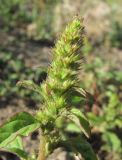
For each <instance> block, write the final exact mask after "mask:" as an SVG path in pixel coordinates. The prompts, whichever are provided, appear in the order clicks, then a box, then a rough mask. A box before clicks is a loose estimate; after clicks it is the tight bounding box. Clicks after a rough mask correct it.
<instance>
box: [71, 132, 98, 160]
mask: <svg viewBox="0 0 122 160" xmlns="http://www.w3.org/2000/svg"><path fill="white" fill-rule="evenodd" d="M69 142H70V146H71V147H72V150H73V152H76V153H77V152H78V153H80V154H81V155H82V157H83V158H84V159H85V160H97V157H96V155H95V153H94V151H93V150H92V148H91V145H90V144H89V143H88V142H87V140H86V139H85V138H83V136H82V135H79V136H78V137H74V138H73V137H72V139H70V140H69Z"/></svg>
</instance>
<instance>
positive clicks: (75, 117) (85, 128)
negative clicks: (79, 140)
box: [69, 108, 90, 137]
mask: <svg viewBox="0 0 122 160" xmlns="http://www.w3.org/2000/svg"><path fill="white" fill-rule="evenodd" d="M69 117H70V119H71V120H72V121H73V122H74V123H75V124H76V125H77V126H78V127H79V129H80V130H81V132H83V133H84V134H85V135H86V136H87V137H89V136H90V126H89V122H88V120H87V119H86V117H85V116H84V114H83V113H82V112H81V111H80V110H78V109H76V108H73V109H72V110H71V114H70V115H69Z"/></svg>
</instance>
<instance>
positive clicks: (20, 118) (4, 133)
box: [0, 112, 40, 148]
mask: <svg viewBox="0 0 122 160" xmlns="http://www.w3.org/2000/svg"><path fill="white" fill-rule="evenodd" d="M39 127H40V123H39V122H38V121H37V120H36V119H35V118H34V117H33V116H32V115H31V114H29V113H27V112H21V113H19V114H17V115H15V116H14V117H12V118H10V120H9V121H8V122H6V123H5V124H3V125H2V127H1V128H0V148H3V147H5V146H7V145H8V144H9V143H11V142H12V141H13V140H14V139H15V138H16V137H17V136H28V135H29V133H31V132H33V131H35V130H36V129H37V128H39Z"/></svg>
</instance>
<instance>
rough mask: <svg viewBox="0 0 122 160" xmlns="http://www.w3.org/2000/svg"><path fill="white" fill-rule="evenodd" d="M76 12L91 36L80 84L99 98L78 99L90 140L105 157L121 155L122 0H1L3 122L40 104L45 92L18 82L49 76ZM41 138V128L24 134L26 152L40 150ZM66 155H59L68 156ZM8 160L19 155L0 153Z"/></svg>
mask: <svg viewBox="0 0 122 160" xmlns="http://www.w3.org/2000/svg"><path fill="white" fill-rule="evenodd" d="M77 14H78V15H81V16H83V18H84V26H85V31H86V36H87V39H86V40H85V41H86V42H85V46H84V48H83V54H84V57H85V59H86V62H85V63H84V66H83V71H82V73H81V75H80V78H81V80H82V83H81V86H82V87H83V88H84V89H86V90H87V91H88V92H90V93H91V94H92V98H93V99H95V101H94V100H93V101H90V102H85V103H84V104H81V103H80V102H79V104H80V105H81V108H82V110H84V111H85V113H86V114H87V116H88V117H89V120H90V123H91V127H92V135H91V138H90V139H89V140H88V141H89V142H90V143H91V144H92V146H93V149H94V150H95V152H96V154H98V156H99V159H100V160H121V159H122V18H121V17H122V0H75V1H74V0H0V124H1V123H2V122H4V121H5V120H6V119H7V118H8V117H10V116H11V115H13V114H15V113H17V112H19V111H22V110H25V111H26V110H27V111H29V112H32V111H33V110H35V109H37V108H38V106H39V105H40V101H41V99H40V97H38V95H36V94H34V93H32V92H31V91H27V90H25V89H23V88H21V89H20V88H18V87H17V86H16V83H17V82H18V81H19V80H24V79H30V80H34V81H35V82H36V83H38V84H39V83H41V82H42V81H43V80H45V78H46V76H47V71H46V70H47V67H48V66H49V65H50V62H51V60H52V56H51V48H52V47H53V46H54V43H55V41H56V39H57V37H58V36H59V35H60V33H61V32H62V31H63V29H64V28H65V26H66V24H67V23H68V22H69V21H71V20H72V18H73V17H74V16H75V15H77ZM37 139H38V133H36V132H35V133H34V134H32V135H31V136H30V137H29V138H25V146H26V149H27V151H30V152H33V150H34V149H37V145H38V143H37ZM57 154H59V153H57ZM62 156H64V154H61V153H60V156H58V157H60V158H59V160H60V159H61V160H67V159H66V157H62ZM54 157H56V156H54ZM54 157H53V159H54ZM8 159H12V160H14V159H17V158H16V157H15V156H14V155H12V154H10V153H3V152H0V160H8Z"/></svg>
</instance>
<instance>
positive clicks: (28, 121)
mask: <svg viewBox="0 0 122 160" xmlns="http://www.w3.org/2000/svg"><path fill="white" fill-rule="evenodd" d="M84 36H85V34H84V27H83V22H82V20H81V19H80V18H79V17H76V18H74V20H73V21H72V22H71V23H70V24H69V25H68V26H67V27H66V29H65V31H64V33H63V34H62V35H61V36H60V38H59V40H58V41H57V43H56V45H55V47H54V49H53V51H52V52H53V62H52V64H51V66H50V67H49V69H48V72H47V74H48V77H47V79H46V80H45V82H43V84H41V85H36V84H35V83H34V82H32V81H21V82H18V85H19V86H24V87H26V88H29V89H31V90H33V91H35V92H37V93H38V94H39V95H40V96H41V97H42V99H43V104H42V105H41V107H40V108H39V110H38V111H36V113H35V115H34V116H32V115H31V114H29V113H27V112H21V113H19V114H17V115H15V116H14V117H12V118H11V119H10V120H9V121H7V122H6V123H5V124H3V125H2V127H1V128H0V148H1V149H3V150H9V151H11V152H14V153H16V154H17V155H18V156H20V157H21V158H22V159H25V160H35V159H38V160H45V159H46V157H47V156H48V155H49V154H50V153H52V152H53V150H54V149H56V148H57V147H63V148H65V149H66V150H68V151H69V152H71V153H72V154H73V155H74V156H79V159H82V158H83V159H85V160H96V159H97V158H96V156H95V154H94V152H93V150H92V148H91V146H90V144H89V143H88V142H87V140H86V137H89V136H90V126H89V122H88V120H87V118H86V117H85V115H84V114H83V113H82V112H81V111H80V110H79V109H78V108H77V104H78V103H79V102H77V101H75V103H74V99H75V98H77V97H80V98H81V99H82V97H84V96H85V95H84V94H85V92H84V91H83V89H81V88H80V80H79V78H78V74H79V71H80V69H81V67H82V63H83V57H82V47H83V44H84ZM37 129H39V130H40V146H39V154H38V156H36V155H35V156H34V155H29V154H28V153H26V152H25V150H24V149H23V145H22V142H21V138H22V137H23V136H28V135H29V133H31V132H33V131H35V130H37Z"/></svg>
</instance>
